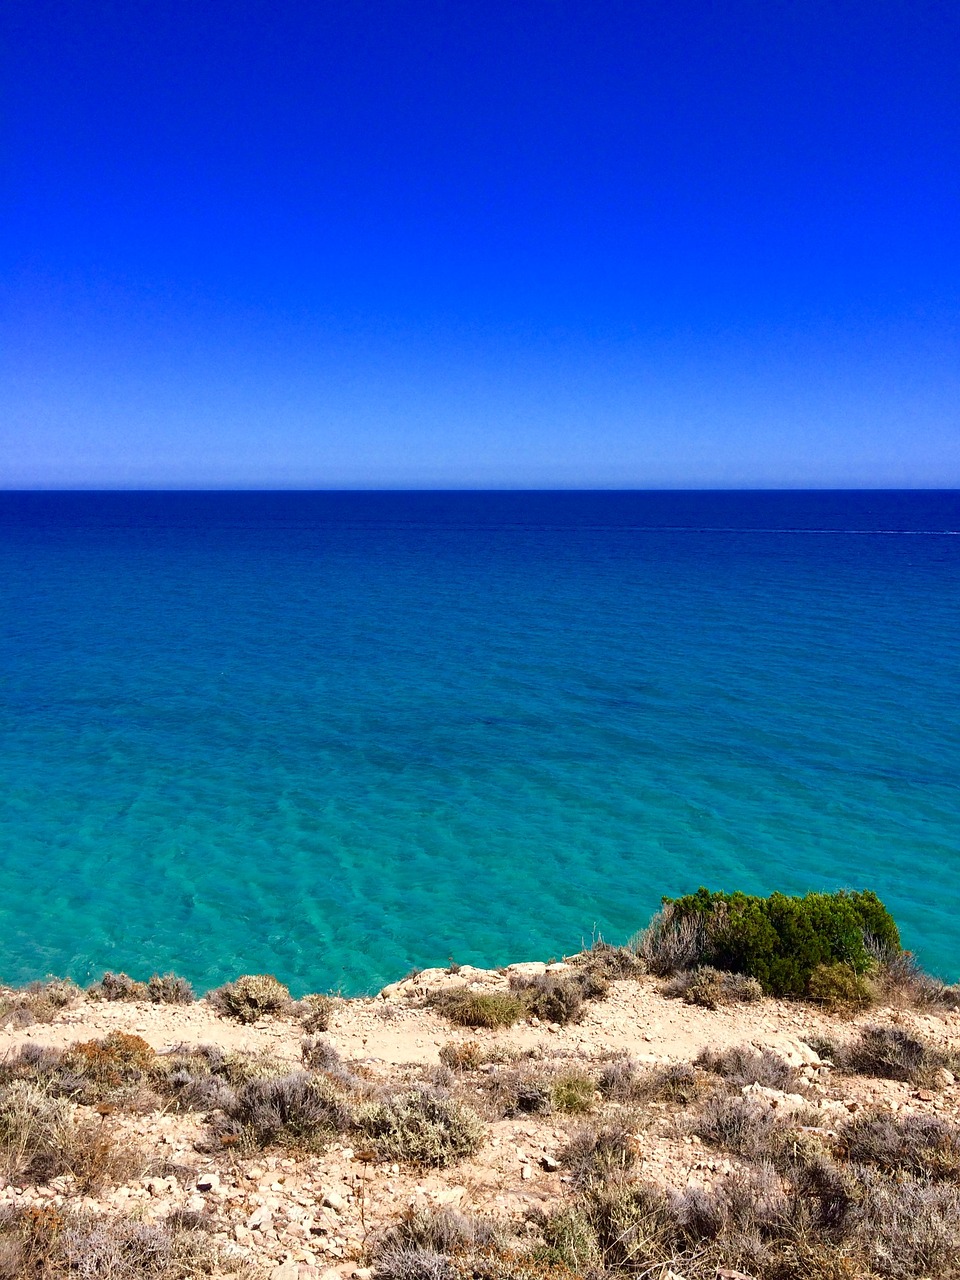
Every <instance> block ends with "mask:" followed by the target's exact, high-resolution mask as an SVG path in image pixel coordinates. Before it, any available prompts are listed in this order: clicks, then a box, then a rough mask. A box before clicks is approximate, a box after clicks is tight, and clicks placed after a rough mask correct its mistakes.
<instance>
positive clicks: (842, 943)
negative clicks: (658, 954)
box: [658, 888, 900, 996]
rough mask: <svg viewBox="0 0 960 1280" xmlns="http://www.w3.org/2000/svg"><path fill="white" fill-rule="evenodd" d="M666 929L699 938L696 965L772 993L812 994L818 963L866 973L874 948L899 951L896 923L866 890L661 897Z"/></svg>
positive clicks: (663, 928)
mask: <svg viewBox="0 0 960 1280" xmlns="http://www.w3.org/2000/svg"><path fill="white" fill-rule="evenodd" d="M668 926H669V928H673V929H675V930H681V931H683V933H684V937H685V938H687V939H688V940H689V939H690V938H693V939H696V940H697V941H696V946H697V949H699V951H700V954H699V955H698V956H696V958H695V960H694V961H693V964H696V963H706V964H710V965H712V966H714V967H715V968H718V969H725V970H729V971H731V972H733V973H743V974H747V975H749V976H750V977H754V978H756V979H757V980H758V981H759V982H760V984H761V986H762V987H763V989H764V991H766V992H768V993H772V994H773V995H786V996H806V995H808V994H809V989H810V979H811V977H812V975H813V973H814V971H815V970H816V969H817V967H818V966H819V965H833V964H837V963H841V964H844V965H847V966H848V967H849V968H850V969H852V970H853V972H854V973H855V974H863V973H866V972H867V971H868V970H869V969H870V968H871V967H872V966H873V964H874V963H875V962H874V959H873V955H872V950H873V949H875V948H878V947H879V948H882V949H883V950H885V951H886V952H888V953H892V952H895V951H898V950H899V949H900V936H899V934H898V932H897V926H896V925H895V924H894V921H893V918H892V917H891V916H890V913H889V912H888V911H887V909H886V907H884V905H883V903H882V902H881V901H880V899H879V898H878V897H877V896H876V894H873V893H869V892H865V893H848V892H846V891H843V892H839V893H808V894H807V895H806V896H805V897H803V898H796V897H793V898H792V897H787V895H786V894H782V893H773V894H771V895H770V897H769V898H758V897H752V896H750V895H748V894H745V893H711V892H710V891H709V890H707V889H702V888H701V889H699V890H698V891H697V892H696V893H692V894H688V895H686V897H682V898H676V899H672V900H671V899H665V900H664V913H662V918H661V921H660V924H659V926H658V927H659V931H660V933H664V932H665V931H667V932H669V929H668ZM688 951H689V948H688ZM680 967H688V968H689V967H693V965H692V964H691V963H686V964H685V965H683V966H680Z"/></svg>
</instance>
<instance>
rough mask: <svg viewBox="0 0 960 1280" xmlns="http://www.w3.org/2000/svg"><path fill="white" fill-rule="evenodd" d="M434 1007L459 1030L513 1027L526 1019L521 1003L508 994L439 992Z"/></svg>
mask: <svg viewBox="0 0 960 1280" xmlns="http://www.w3.org/2000/svg"><path fill="white" fill-rule="evenodd" d="M430 1004H431V1006H432V1007H433V1008H434V1009H436V1011H437V1012H438V1013H440V1014H442V1015H443V1016H444V1017H445V1018H448V1019H449V1020H450V1021H451V1022H453V1023H455V1024H456V1025H457V1026H459V1027H487V1028H489V1029H491V1030H492V1029H495V1028H497V1027H512V1026H513V1024H514V1023H515V1022H519V1021H520V1019H521V1018H523V1017H526V1013H527V1008H526V1005H525V1004H524V1002H523V1001H522V1000H518V999H517V997H516V996H515V995H511V994H509V993H508V992H506V991H489V992H488V991H467V990H465V989H459V990H455V991H438V992H436V993H435V994H434V995H433V996H432V997H431V999H430Z"/></svg>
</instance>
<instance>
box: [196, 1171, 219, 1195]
mask: <svg viewBox="0 0 960 1280" xmlns="http://www.w3.org/2000/svg"><path fill="white" fill-rule="evenodd" d="M197 1190H198V1191H219V1190H220V1177H219V1175H218V1174H216V1173H213V1172H209V1173H201V1175H200V1177H199V1178H198V1179H197Z"/></svg>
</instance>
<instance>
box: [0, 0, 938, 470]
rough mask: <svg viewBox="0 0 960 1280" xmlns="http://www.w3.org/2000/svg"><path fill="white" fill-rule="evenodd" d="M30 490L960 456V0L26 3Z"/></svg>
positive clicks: (7, 36) (6, 412) (25, 346)
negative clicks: (853, 0) (939, 0)
mask: <svg viewBox="0 0 960 1280" xmlns="http://www.w3.org/2000/svg"><path fill="white" fill-rule="evenodd" d="M2 23H3V49H4V54H3V57H4V66H3V74H2V80H3V89H2V93H3V114H2V124H0V127H2V131H3V135H4V137H3V142H4V146H3V166H4V191H3V200H2V211H0V268H2V298H0V341H2V354H0V486H4V487H47V486H53V487H88V486H92V487H112V486H124V487H180V486H187V487H193V486H200V487H207V486H228V487H234V486H236V487H248V486H253V487H261V486H262V487H283V486H297V487H311V488H312V487H327V486H334V487H341V486H343V487H367V486H373V487H379V486H391V487H392V486H400V487H420V486H429V487H432V486H437V487H456V486H521V487H553V486H558V487H565V486H583V487H594V486H600V487H602V486H608V485H609V486H616V487H660V486H668V487H670V486H680V487H685V486H689V487H711V486H732V487H752V486H760V487H780V486H787V487H792V486H812V487H816V486H838V487H848V486H849V487H856V486H860V485H863V486H889V487H898V486H905V487H909V486H939V487H951V486H958V485H960V5H958V4H957V3H956V0H944V2H943V3H930V2H928V0H904V2H903V3H888V2H886V0H870V2H869V3H867V2H866V0H863V2H862V3H855V4H853V3H846V2H845V0H830V2H829V3H821V2H820V0H763V2H762V3H761V2H760V0H752V2H751V3H743V2H741V0H714V2H712V3H711V2H708V0H700V2H694V0H669V2H663V3H644V2H643V0H636V2H634V3H621V2H620V0H593V2H592V3H585V2H582V3H567V2H565V0H540V2H532V0H509V2H508V0H504V2H503V3H499V2H491V0H487V2H486V3H476V2H474V0H446V2H444V0H406V2H404V3H394V2H393V0H377V2H376V3H366V2H360V0H329V2H328V0H317V2H316V3H314V2H309V3H308V2H307V0H296V2H295V3H293V2H290V0H272V2H271V3H270V4H267V3H253V2H251V0H230V3H229V4H228V3H226V2H225V0H222V2H221V0H213V2H211V0H151V2H150V3H149V4H148V3H145V2H144V0H98V2H97V3H90V0H83V2H82V3H81V2H78V0H57V3H52V0H8V3H7V4H6V5H5V6H4V14H3V18H2Z"/></svg>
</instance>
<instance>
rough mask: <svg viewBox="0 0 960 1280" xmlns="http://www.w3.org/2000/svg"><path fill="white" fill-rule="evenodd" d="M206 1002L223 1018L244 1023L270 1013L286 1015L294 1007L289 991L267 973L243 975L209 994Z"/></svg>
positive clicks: (254, 1020)
mask: <svg viewBox="0 0 960 1280" xmlns="http://www.w3.org/2000/svg"><path fill="white" fill-rule="evenodd" d="M206 998H207V1000H208V1002H209V1003H210V1004H211V1005H212V1006H213V1007H214V1009H216V1011H217V1013H219V1014H220V1015H221V1016H222V1017H224V1018H235V1019H236V1021H237V1022H246V1023H250V1022H256V1021H257V1020H258V1019H259V1018H262V1017H264V1016H265V1015H266V1014H270V1013H272V1014H280V1013H288V1012H289V1011H290V1009H291V1006H292V1004H293V1001H292V1000H291V997H290V992H289V990H288V989H287V988H286V987H285V986H284V985H283V983H282V982H278V981H277V979H276V978H274V977H273V976H272V975H271V974H269V973H248V974H244V976H243V977H241V978H237V980H236V981H235V982H227V983H225V984H224V986H222V987H216V988H215V989H214V990H213V991H208V992H207V996H206Z"/></svg>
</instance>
